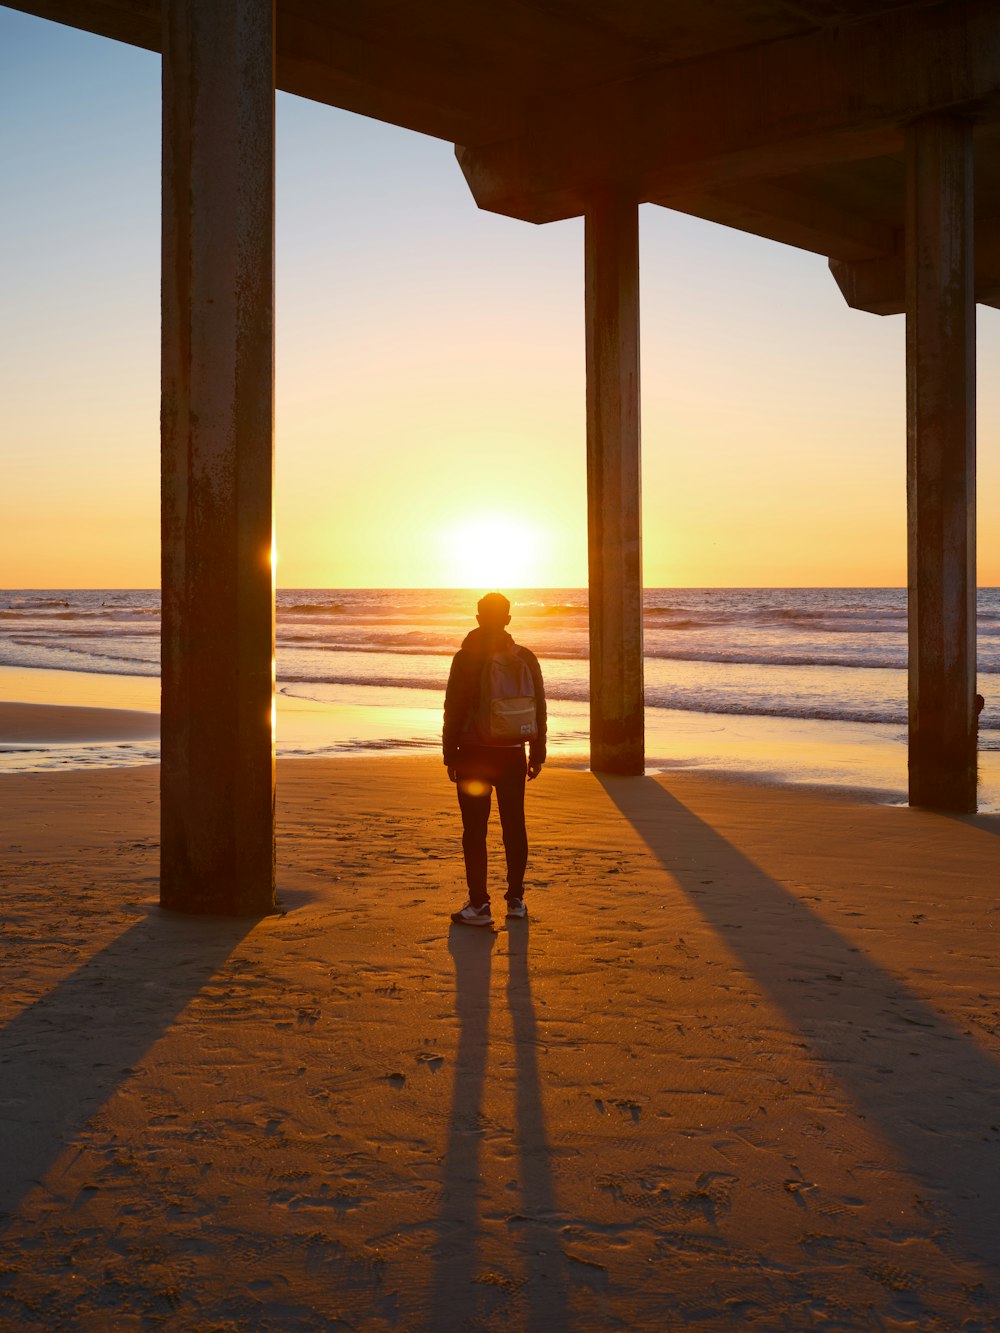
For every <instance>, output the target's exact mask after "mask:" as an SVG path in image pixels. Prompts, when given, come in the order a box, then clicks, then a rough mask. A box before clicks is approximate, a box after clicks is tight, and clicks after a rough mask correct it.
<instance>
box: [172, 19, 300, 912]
mask: <svg viewBox="0 0 1000 1333" xmlns="http://www.w3.org/2000/svg"><path fill="white" fill-rule="evenodd" d="M162 283H163V285H162V302H163V312H162V313H163V343H162V404H161V444H162V508H161V516H162V588H163V649H162V719H161V724H162V760H161V781H160V796H161V854H160V855H161V860H160V867H161V881H160V901H161V903H162V905H163V906H164V907H168V908H172V909H174V910H177V911H183V912H216V913H224V914H226V915H239V916H254V915H258V914H260V913H264V912H268V911H271V910H272V909H273V905H274V738H273V728H272V704H273V699H274V682H273V661H274V585H273V575H272V568H271V565H272V561H271V550H272V534H273V509H272V482H273V470H274V469H273V396H274V395H273V388H274V333H273V328H274V314H273V312H274V12H273V0H164V4H163V280H162Z"/></svg>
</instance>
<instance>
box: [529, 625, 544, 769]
mask: <svg viewBox="0 0 1000 1333" xmlns="http://www.w3.org/2000/svg"><path fill="white" fill-rule="evenodd" d="M525 653H526V655H527V658H528V666H529V668H530V670H531V676H532V679H533V680H534V682H535V721H536V723H537V725H538V735H537V736H536V737H535V739H534V740H533V741H529V742H528V776H529V777H537V776H538V774H539V772H540V771H541V767H542V765H543V764H544V763H545V753H546V742H547V739H548V708H547V706H546V703H545V682H544V681H543V680H542V668H541V667H540V666H539V665H538V658H537V657H536V656H535V654H534V653H532V652H528V650H527V649H525Z"/></svg>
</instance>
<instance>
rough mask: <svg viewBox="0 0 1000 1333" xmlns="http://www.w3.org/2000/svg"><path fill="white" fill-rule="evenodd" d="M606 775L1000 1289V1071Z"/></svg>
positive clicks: (765, 879)
mask: <svg viewBox="0 0 1000 1333" xmlns="http://www.w3.org/2000/svg"><path fill="white" fill-rule="evenodd" d="M598 780H599V781H600V782H601V784H602V786H603V787H604V789H605V791H606V792H607V793H608V795H609V797H610V798H611V800H612V801H613V802H614V804H615V805H616V806H617V807H618V809H619V810H620V811H621V813H622V814H623V815H624V816H625V818H626V819H627V820H628V821H629V822H630V823H631V824H632V826H633V827H634V828H635V829H636V831H637V832H638V833H639V835H640V836H641V837H642V839H643V840H644V841H645V843H646V845H647V846H648V847H649V848H650V850H651V851H652V852H653V853H654V855H655V856H656V857H657V858H658V860H659V861H660V862H661V864H662V865H663V866H664V867H665V868H666V869H667V870H669V872H670V874H671V875H672V876H673V877H674V878H675V879H676V881H677V883H678V884H679V885H680V887H681V889H682V890H683V891H684V893H685V894H686V895H687V897H688V898H689V899H690V901H691V903H692V905H693V906H694V907H695V909H696V910H697V911H698V912H699V913H700V914H701V916H702V917H703V918H704V919H705V920H706V921H707V922H708V923H709V924H710V925H711V926H712V928H713V929H714V930H715V931H716V933H717V934H718V935H719V937H720V938H721V939H722V940H723V941H724V943H725V944H726V946H727V948H728V949H729V950H731V952H732V953H733V954H734V956H735V957H736V958H737V959H739V960H740V962H741V964H742V966H743V968H744V969H745V971H746V972H747V973H748V975H749V976H750V977H751V978H752V979H753V981H754V982H755V983H756V985H757V986H758V987H759V988H760V990H761V991H762V992H763V993H764V994H765V995H767V996H768V997H769V998H770V999H771V1001H772V1002H773V1003H774V1004H775V1005H776V1006H777V1008H778V1009H779V1010H780V1011H781V1012H782V1013H783V1014H784V1016H785V1018H786V1019H787V1020H788V1021H789V1022H790V1023H792V1024H794V1026H795V1027H796V1028H797V1029H798V1030H799V1031H800V1032H801V1033H802V1034H803V1036H804V1037H805V1038H806V1039H807V1041H808V1042H809V1045H810V1048H811V1050H812V1052H813V1054H814V1055H815V1056H816V1057H817V1058H818V1059H819V1060H821V1061H823V1062H824V1063H825V1064H826V1065H827V1066H828V1067H829V1068H830V1071H831V1073H832V1074H833V1075H834V1076H835V1077H836V1078H837V1079H838V1080H839V1082H840V1083H841V1085H842V1086H843V1087H844V1088H845V1089H846V1091H847V1092H848V1093H849V1094H850V1096H851V1098H852V1099H853V1101H854V1104H855V1105H856V1107H857V1108H858V1110H859V1112H860V1113H861V1114H862V1115H863V1116H865V1117H867V1119H868V1120H869V1121H870V1122H871V1124H872V1125H873V1127H874V1128H875V1129H876V1130H877V1131H878V1133H879V1134H880V1135H881V1136H882V1138H883V1139H884V1140H885V1141H886V1142H887V1143H888V1144H889V1145H890V1146H891V1147H892V1148H893V1149H895V1151H896V1153H897V1154H898V1156H899V1158H900V1159H901V1161H902V1163H903V1164H904V1165H905V1167H906V1169H907V1170H908V1171H909V1173H910V1175H911V1176H912V1178H913V1179H914V1181H915V1182H918V1183H919V1185H920V1187H921V1188H922V1190H924V1191H929V1192H930V1195H931V1198H930V1200H929V1202H931V1204H932V1206H933V1207H936V1208H941V1209H943V1210H944V1211H945V1212H946V1213H947V1214H950V1216H951V1218H952V1220H953V1224H954V1228H955V1232H954V1235H953V1242H954V1243H957V1244H958V1245H959V1246H960V1248H961V1249H962V1250H963V1251H964V1253H965V1254H966V1255H967V1256H968V1257H969V1258H971V1259H973V1260H974V1261H975V1262H977V1263H978V1264H979V1265H981V1267H982V1268H983V1270H984V1271H986V1272H988V1273H989V1274H990V1276H991V1279H992V1282H993V1284H994V1288H995V1287H996V1284H997V1280H998V1278H1000V1246H998V1244H997V1237H998V1236H1000V1143H998V1142H997V1140H998V1138H1000V1132H998V1130H997V1128H996V1127H997V1126H998V1125H1000V1113H998V1110H997V1108H998V1106H1000V1067H998V1065H997V1064H996V1063H995V1062H994V1061H993V1060H992V1059H991V1058H990V1057H989V1055H988V1054H987V1053H986V1052H985V1051H984V1050H983V1049H982V1048H981V1047H980V1046H979V1045H978V1044H977V1042H976V1041H975V1040H974V1039H973V1038H971V1037H970V1036H969V1035H967V1034H965V1033H963V1032H962V1031H961V1030H960V1029H959V1028H958V1027H956V1026H955V1025H954V1024H953V1023H952V1022H950V1021H949V1020H948V1019H947V1018H945V1017H944V1016H943V1015H941V1014H940V1013H938V1012H936V1011H935V1010H934V1009H932V1008H931V1007H930V1006H929V1005H928V1004H927V1003H925V1001H923V1000H922V999H920V998H919V996H917V995H916V994H914V992H913V991H911V990H909V989H908V987H907V986H906V985H905V984H904V983H903V982H901V981H900V980H899V979H898V978H897V977H895V976H893V975H892V974H891V973H889V972H887V971H885V970H883V969H882V968H881V967H879V965H878V964H877V963H876V962H875V961H874V960H873V959H872V958H870V957H868V956H867V955H866V954H864V953H863V952H861V951H860V950H859V949H858V948H856V947H854V946H852V945H851V944H850V943H849V942H848V941H847V940H846V939H845V938H844V937H843V936H842V935H840V934H839V933H838V932H837V931H836V930H835V929H834V928H833V927H832V926H831V925H829V924H828V923H827V922H825V921H824V920H823V919H822V918H821V917H820V916H818V915H817V914H816V913H815V912H813V911H812V910H811V909H810V908H809V907H808V906H807V905H806V904H805V903H804V902H802V900H801V899H800V898H798V897H796V896H795V895H793V894H792V893H790V892H789V891H788V890H786V889H784V888H782V886H781V885H780V884H778V883H777V882H776V881H775V880H773V879H771V878H770V877H769V876H768V875H767V874H765V873H764V871H762V870H761V869H760V868H759V866H757V865H756V864H755V863H754V862H753V861H751V860H750V859H749V858H748V857H746V856H744V855H743V853H742V852H740V851H739V850H738V849H737V848H736V847H734V846H733V844H732V843H730V842H729V841H728V840H727V839H726V838H724V837H722V835H721V834H719V833H718V832H716V830H715V829H713V828H712V827H711V825H709V824H707V823H706V822H705V821H704V820H702V819H700V818H699V817H698V816H697V815H695V814H694V813H693V812H692V811H691V810H689V809H688V808H687V807H686V806H685V805H683V804H682V802H680V801H679V800H677V799H676V797H674V796H672V795H670V793H669V792H668V791H666V790H665V789H664V788H663V787H661V786H660V784H659V783H657V782H655V781H653V779H652V778H599V779H598ZM775 836H776V837H779V836H780V830H777V829H776V830H775ZM708 866H710V867H711V870H712V871H713V872H714V873H713V875H712V877H711V880H709V876H708V874H707V873H706V867H708ZM706 881H708V882H707V883H706ZM734 890H736V891H734Z"/></svg>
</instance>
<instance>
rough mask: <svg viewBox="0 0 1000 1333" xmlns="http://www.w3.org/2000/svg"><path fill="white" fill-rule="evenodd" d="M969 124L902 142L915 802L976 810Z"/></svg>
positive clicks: (953, 122)
mask: <svg viewBox="0 0 1000 1333" xmlns="http://www.w3.org/2000/svg"><path fill="white" fill-rule="evenodd" d="M972 173H973V168H972V126H971V124H970V123H969V122H967V121H964V120H962V119H960V118H957V117H944V116H935V117H927V118H925V119H922V120H919V121H916V122H915V123H914V124H912V125H911V126H910V127H909V128H908V130H907V134H906V177H907V185H906V418H907V432H906V433H907V502H908V504H907V508H908V534H909V537H908V557H909V559H908V565H909V574H908V587H909V681H910V688H909V700H910V707H909V713H910V735H909V746H910V754H909V767H910V804H911V805H919V806H927V807H929V808H931V809H935V810H953V811H970V810H975V808H976V715H975V681H976V568H975V564H976V549H975V546H976V538H975V533H976V522H975V507H976V504H975V475H976V473H975V467H976V462H975V421H976V404H975V360H976V357H975V351H976V341H975V319H976V307H975V296H974V290H973V272H974V270H973V253H972V245H973V242H972Z"/></svg>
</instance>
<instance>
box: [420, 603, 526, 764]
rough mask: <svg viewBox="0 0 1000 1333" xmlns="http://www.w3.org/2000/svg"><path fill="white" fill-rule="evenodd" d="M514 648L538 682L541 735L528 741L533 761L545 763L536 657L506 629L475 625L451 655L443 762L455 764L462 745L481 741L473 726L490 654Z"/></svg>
mask: <svg viewBox="0 0 1000 1333" xmlns="http://www.w3.org/2000/svg"><path fill="white" fill-rule="evenodd" d="M511 649H513V650H514V651H515V652H517V653H519V654H520V655H521V657H523V658H524V660H525V662H526V663H527V666H528V670H529V671H530V672H531V678H532V680H533V681H534V682H535V704H536V716H537V720H538V736H537V737H536V739H535V740H533V741H529V742H528V754H529V756H530V758H531V759H532V761H533V762H534V763H536V764H544V763H545V735H546V711H545V687H544V685H543V684H542V670H541V667H540V666H539V665H538V659H537V657H536V656H535V654H534V653H531V652H529V651H528V649H527V648H522V647H521V646H520V645H518V644H515V643H514V640H513V639H512V638H511V637H510V635H509V634H508V633H507V631H506V630H484V629H474V630H473V631H472V633H471V634H467V635H466V636H465V638H464V639H463V640H462V646H461V648H460V649H459V650H458V652H457V653H456V654H455V656H454V658H453V659H452V663H451V671H450V673H449V675H448V689H447V691H446V692H445V696H444V731H443V733H442V737H441V740H442V745H443V748H444V762H445V763H446V764H447V765H448V767H449V768H453V767H454V766H455V763H456V762H457V760H458V751H459V748H460V746H462V745H475V744H477V743H481V742H477V741H476V738H475V736H474V735H473V733H472V730H471V727H472V719H473V717H474V715H475V712H476V709H477V708H478V707H479V691H480V687H481V683H482V678H483V668H484V667H485V665H486V659H487V657H488V656H489V655H490V653H496V652H503V651H508V652H509V651H510V650H511Z"/></svg>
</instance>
